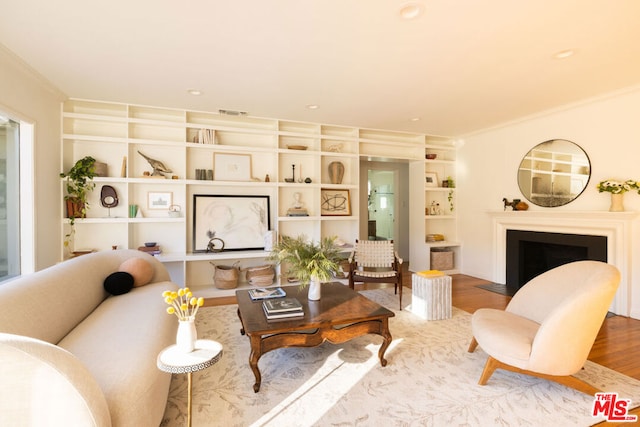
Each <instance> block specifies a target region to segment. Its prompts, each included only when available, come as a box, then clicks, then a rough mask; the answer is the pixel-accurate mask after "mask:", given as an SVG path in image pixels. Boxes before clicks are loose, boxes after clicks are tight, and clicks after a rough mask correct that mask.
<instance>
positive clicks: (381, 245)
mask: <svg viewBox="0 0 640 427" xmlns="http://www.w3.org/2000/svg"><path fill="white" fill-rule="evenodd" d="M356 282H362V283H393V284H394V285H395V290H394V292H395V293H396V294H398V293H399V294H400V310H402V258H400V257H398V254H397V253H396V251H395V249H394V245H393V240H362V241H358V240H356V245H355V247H354V250H353V252H351V255H350V256H349V287H350V288H351V289H353V288H354V286H355V283H356ZM398 288H399V291H398Z"/></svg>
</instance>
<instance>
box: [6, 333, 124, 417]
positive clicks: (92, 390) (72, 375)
mask: <svg viewBox="0 0 640 427" xmlns="http://www.w3.org/2000/svg"><path fill="white" fill-rule="evenodd" d="M0 360H2V363H0V378H2V387H0V425H3V426H17V425H27V424H28V425H34V426H36V425H38V426H44V425H49V426H51V425H60V426H62V425H69V426H95V427H103V426H104V427H106V426H111V417H110V415H109V408H108V407H107V402H106V400H105V397H104V394H103V393H102V390H101V388H100V386H99V385H98V383H97V382H96V381H95V379H94V378H93V376H92V375H91V373H90V372H89V371H88V370H87V368H86V367H85V366H84V365H83V364H82V363H81V362H80V361H79V360H78V359H77V358H76V357H75V356H74V355H72V354H71V353H69V352H68V351H66V350H64V349H62V348H60V347H58V346H56V345H53V344H49V343H47V342H45V341H41V340H38V339H35V338H29V337H25V336H21V335H13V334H5V333H0Z"/></svg>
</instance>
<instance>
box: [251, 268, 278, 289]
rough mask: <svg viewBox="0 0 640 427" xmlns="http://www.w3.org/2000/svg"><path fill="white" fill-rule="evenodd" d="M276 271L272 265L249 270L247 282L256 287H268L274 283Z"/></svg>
mask: <svg viewBox="0 0 640 427" xmlns="http://www.w3.org/2000/svg"><path fill="white" fill-rule="evenodd" d="M275 277H276V271H275V269H274V268H273V266H272V265H261V266H258V267H249V268H247V282H249V284H251V285H254V286H267V285H271V284H272V283H273V279H274V278H275Z"/></svg>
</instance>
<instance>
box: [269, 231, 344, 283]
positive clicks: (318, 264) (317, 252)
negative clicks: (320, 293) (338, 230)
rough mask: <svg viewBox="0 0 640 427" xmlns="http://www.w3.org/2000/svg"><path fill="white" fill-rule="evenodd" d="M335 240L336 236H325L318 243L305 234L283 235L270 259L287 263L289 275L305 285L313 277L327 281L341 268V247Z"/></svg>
mask: <svg viewBox="0 0 640 427" xmlns="http://www.w3.org/2000/svg"><path fill="white" fill-rule="evenodd" d="M335 240H336V238H335V237H325V238H323V239H322V240H321V241H320V242H318V243H316V242H313V241H309V240H307V238H306V236H304V235H300V236H298V237H289V236H284V235H283V236H282V237H281V239H280V242H279V243H278V244H277V245H275V246H274V248H273V250H272V251H271V254H270V255H269V260H271V261H275V262H276V263H278V264H280V263H285V264H287V266H288V268H289V269H288V273H289V275H291V276H292V277H295V278H296V279H297V280H299V281H300V284H301V285H303V286H304V285H306V284H308V283H309V281H310V280H311V278H313V277H316V278H317V279H318V280H319V281H320V282H326V281H329V280H331V278H332V277H333V275H334V274H335V273H336V272H337V271H338V270H339V268H340V264H339V262H340V249H339V248H338V246H337V245H336V244H335Z"/></svg>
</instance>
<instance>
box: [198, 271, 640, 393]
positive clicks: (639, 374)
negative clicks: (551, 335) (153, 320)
mask: <svg viewBox="0 0 640 427" xmlns="http://www.w3.org/2000/svg"><path fill="white" fill-rule="evenodd" d="M451 277H452V278H453V281H452V304H453V306H454V307H458V308H459V309H462V310H465V311H467V312H469V313H473V312H474V311H476V310H477V309H479V308H483V307H488V308H498V309H500V308H504V307H505V306H506V305H507V303H508V302H509V299H510V298H509V297H507V296H505V295H500V294H497V293H495V292H491V291H487V290H485V289H482V288H478V287H477V285H482V284H489V283H490V282H487V281H486V280H482V279H477V278H475V277H471V276H466V275H463V274H454V275H452V276H451ZM404 285H405V287H408V288H410V287H411V274H410V273H408V274H405V275H404ZM388 286H393V285H387V284H374V283H370V284H364V285H356V289H357V290H361V289H376V288H381V287H388ZM235 303H236V301H235V297H225V298H212V299H207V300H206V302H205V305H209V306H211V305H224V304H235ZM589 360H591V361H592V362H595V363H598V364H600V365H603V366H606V367H608V368H610V369H613V370H614V371H618V372H620V373H622V374H625V375H628V376H630V377H633V378H635V379H638V380H640V320H635V319H631V318H628V317H622V316H612V317H608V318H607V319H605V321H604V324H603V325H602V328H601V329H600V333H599V334H598V337H597V338H596V341H595V343H594V345H593V348H592V349H591V353H590V354H589ZM634 403H635V402H634Z"/></svg>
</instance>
